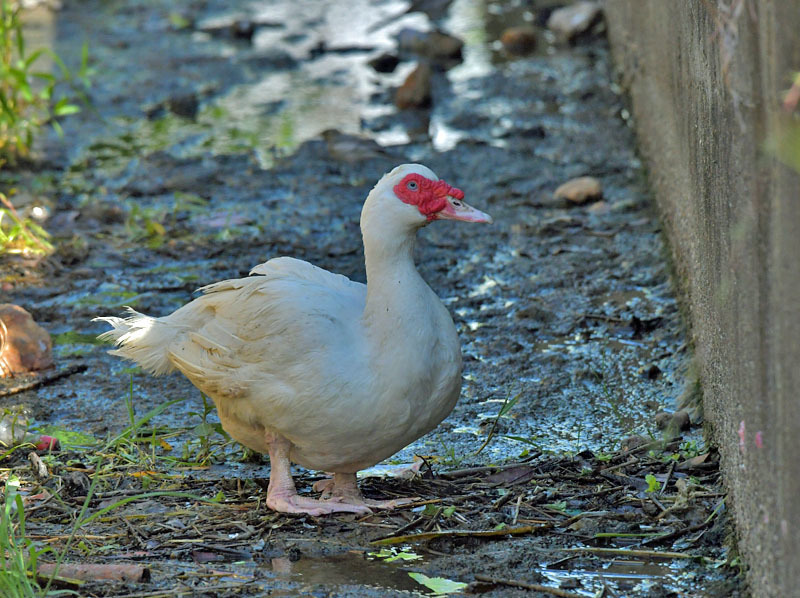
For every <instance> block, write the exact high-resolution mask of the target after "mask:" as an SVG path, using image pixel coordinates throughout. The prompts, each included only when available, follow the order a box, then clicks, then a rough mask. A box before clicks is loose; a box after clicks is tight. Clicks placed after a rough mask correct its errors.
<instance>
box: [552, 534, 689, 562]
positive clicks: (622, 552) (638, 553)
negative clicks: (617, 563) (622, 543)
mask: <svg viewBox="0 0 800 598" xmlns="http://www.w3.org/2000/svg"><path fill="white" fill-rule="evenodd" d="M662 537H663V536H662ZM659 539H660V538H659ZM564 550H566V551H567V552H593V553H597V554H614V555H617V556H634V557H638V558H644V559H650V558H656V559H693V558H694V555H693V554H686V553H685V552H659V551H658V550H628V549H626V548H595V547H591V546H587V547H584V548H565V549H564Z"/></svg>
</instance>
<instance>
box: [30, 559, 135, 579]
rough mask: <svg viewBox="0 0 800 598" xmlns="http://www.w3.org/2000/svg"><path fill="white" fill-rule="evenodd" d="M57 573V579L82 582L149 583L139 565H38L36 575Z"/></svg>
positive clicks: (46, 575)
mask: <svg viewBox="0 0 800 598" xmlns="http://www.w3.org/2000/svg"><path fill="white" fill-rule="evenodd" d="M56 571H58V576H59V577H66V578H69V579H70V580H73V579H78V580H82V581H98V580H116V581H149V579H150V570H149V569H148V568H147V567H142V566H141V565H128V564H123V565H117V564H114V565H105V564H94V563H91V564H89V563H62V564H61V566H58V565H57V564H56V563H39V564H38V565H37V573H38V574H39V575H41V576H42V577H49V576H51V575H53V574H54V573H55V572H56Z"/></svg>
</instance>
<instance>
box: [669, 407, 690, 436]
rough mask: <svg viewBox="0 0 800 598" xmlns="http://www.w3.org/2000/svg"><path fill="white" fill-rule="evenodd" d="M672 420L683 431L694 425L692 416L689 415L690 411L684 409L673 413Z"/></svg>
mask: <svg viewBox="0 0 800 598" xmlns="http://www.w3.org/2000/svg"><path fill="white" fill-rule="evenodd" d="M672 421H673V423H674V424H675V426H676V427H677V428H678V429H679V430H681V431H683V430H688V429H689V428H690V427H691V425H692V422H691V418H690V417H689V412H688V411H684V410H680V411H676V412H675V413H673V414H672Z"/></svg>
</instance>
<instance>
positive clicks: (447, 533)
mask: <svg viewBox="0 0 800 598" xmlns="http://www.w3.org/2000/svg"><path fill="white" fill-rule="evenodd" d="M550 527H552V526H551V525H523V526H521V527H507V528H503V529H490V530H467V529H450V530H444V531H441V532H423V533H421V534H408V535H406V536H392V537H390V538H381V539H380V540H373V541H372V542H370V544H402V543H403V542H418V541H420V540H433V539H434V538H467V537H477V538H483V537H497V536H511V535H518V534H531V533H533V532H537V531H541V530H545V529H549V528H550Z"/></svg>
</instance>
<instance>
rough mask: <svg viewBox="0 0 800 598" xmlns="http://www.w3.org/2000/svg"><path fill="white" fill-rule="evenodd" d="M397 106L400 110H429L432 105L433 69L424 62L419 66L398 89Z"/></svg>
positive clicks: (395, 101) (395, 99) (396, 95)
mask: <svg viewBox="0 0 800 598" xmlns="http://www.w3.org/2000/svg"><path fill="white" fill-rule="evenodd" d="M394 103H395V105H396V106H397V107H398V108H400V110H407V109H409V108H427V107H429V106H430V105H431V67H429V66H428V65H427V64H425V63H424V62H422V63H420V64H418V65H417V68H415V69H414V70H413V71H411V74H409V75H408V77H406V80H405V81H404V82H403V84H402V85H401V86H400V87H398V88H397V93H396V94H395V97H394Z"/></svg>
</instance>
